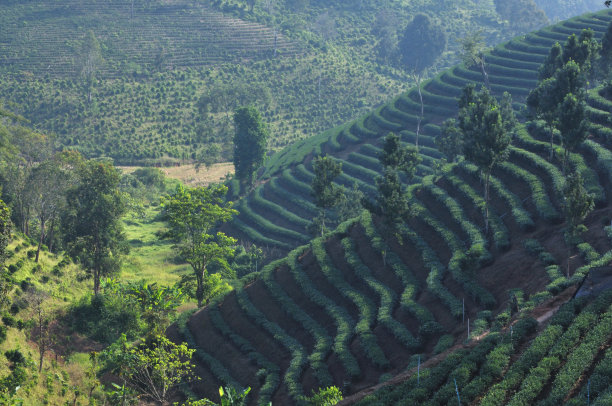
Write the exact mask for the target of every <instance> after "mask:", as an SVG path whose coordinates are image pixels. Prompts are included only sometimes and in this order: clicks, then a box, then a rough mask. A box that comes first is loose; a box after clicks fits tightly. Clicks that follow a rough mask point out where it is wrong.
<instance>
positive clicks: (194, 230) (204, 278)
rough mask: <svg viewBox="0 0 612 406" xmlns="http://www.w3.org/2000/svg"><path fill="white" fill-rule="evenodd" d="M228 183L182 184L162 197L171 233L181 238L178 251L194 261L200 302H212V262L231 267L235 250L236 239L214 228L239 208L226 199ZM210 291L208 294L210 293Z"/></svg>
mask: <svg viewBox="0 0 612 406" xmlns="http://www.w3.org/2000/svg"><path fill="white" fill-rule="evenodd" d="M226 194H227V187H226V186H224V185H211V186H208V187H197V188H188V187H185V186H182V185H179V186H178V187H177V188H176V191H175V192H174V194H172V195H170V196H168V197H166V198H164V199H163V200H162V206H163V209H164V214H165V216H166V219H167V221H168V224H169V225H170V232H169V234H170V236H172V237H173V238H174V239H175V240H176V241H177V245H176V248H177V251H178V252H179V254H180V255H181V257H182V258H183V259H184V260H185V261H186V262H187V263H188V264H189V265H191V268H192V270H193V273H194V276H195V279H196V299H197V300H198V306H200V307H201V306H202V305H203V304H204V303H205V302H206V303H208V300H209V299H210V296H211V295H210V293H211V292H212V291H214V290H213V289H209V283H208V282H209V278H210V275H209V273H208V266H209V265H210V264H211V263H212V262H216V263H218V264H219V265H221V269H228V268H229V265H228V263H227V259H228V258H229V257H231V256H232V255H233V253H234V250H235V248H234V246H235V244H236V240H235V239H234V238H231V237H228V236H226V235H225V234H224V233H222V232H217V233H216V234H213V232H212V230H213V229H214V228H215V227H216V226H217V225H218V224H220V223H223V222H226V221H228V220H230V219H231V218H232V216H233V215H235V214H238V212H237V211H236V210H234V209H232V202H228V201H226V200H225V196H226ZM207 293H208V294H207Z"/></svg>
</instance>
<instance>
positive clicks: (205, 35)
mask: <svg viewBox="0 0 612 406" xmlns="http://www.w3.org/2000/svg"><path fill="white" fill-rule="evenodd" d="M268 3H269V4H271V6H270V7H267V4H268ZM268 3H267V2H264V1H260V2H256V3H255V7H254V9H253V12H250V11H249V9H248V6H247V4H246V3H245V2H237V1H198V2H193V1H187V0H173V1H169V0H153V1H134V2H133V4H134V8H133V10H132V8H131V4H132V2H131V1H128V0H121V1H119V0H113V1H102V0H69V1H65V2H54V1H45V0H28V1H4V2H2V3H1V4H0V94H1V98H0V99H1V100H2V101H3V103H5V104H7V107H8V108H9V109H11V110H13V111H17V112H19V113H21V114H22V115H23V116H25V117H27V118H28V119H30V120H31V122H32V125H33V126H36V127H38V128H39V129H40V130H41V131H44V132H45V133H50V132H51V133H55V134H56V135H57V136H56V140H57V144H58V146H66V147H69V148H74V149H78V150H80V151H82V152H83V153H85V154H86V155H87V156H90V157H99V156H108V157H112V158H113V159H114V160H115V162H117V163H120V164H145V165H146V164H149V165H154V164H176V163H180V162H192V161H194V160H200V161H205V162H214V161H223V160H225V161H227V160H229V159H230V158H231V154H232V147H231V136H232V134H233V124H232V121H231V114H232V112H233V110H234V108H235V107H236V105H237V104H244V103H255V104H256V105H257V106H258V107H259V108H260V109H261V110H262V112H263V113H264V117H265V120H266V121H267V122H268V123H269V124H270V127H271V130H272V134H273V138H272V140H271V141H270V148H271V149H272V150H277V149H280V148H281V147H283V146H286V145H288V144H290V143H292V142H295V141H297V140H301V139H305V138H307V137H309V136H312V135H314V134H317V133H320V132H322V131H324V130H326V129H329V128H332V127H334V126H337V125H340V124H342V123H344V122H346V121H347V120H350V119H353V118H355V117H358V116H359V115H361V114H364V113H366V112H367V111H369V110H371V109H372V108H373V107H375V106H378V105H380V104H381V103H382V102H384V101H386V100H389V98H391V97H393V96H395V95H397V94H399V93H401V92H402V91H405V90H406V89H408V88H409V87H410V86H411V85H412V83H413V79H412V78H411V76H410V74H409V73H408V72H406V71H404V70H403V69H401V67H400V66H398V65H397V64H396V63H394V62H393V60H392V59H393V58H391V59H389V58H388V56H384V57H383V55H382V54H381V51H385V50H387V51H388V49H387V48H388V47H386V46H383V45H381V38H382V37H381V35H382V34H381V32H385V33H387V34H388V35H389V36H390V37H389V38H390V40H391V41H392V42H393V41H396V40H397V33H398V31H401V30H402V29H403V28H404V27H405V25H406V24H407V23H408V21H409V20H410V19H411V18H412V16H414V14H415V13H417V12H425V13H428V14H429V15H430V16H431V17H432V18H433V19H434V20H435V21H436V22H438V23H440V24H443V26H444V30H445V32H446V33H447V35H448V36H449V38H450V40H449V48H448V49H447V51H446V52H445V53H443V55H442V57H441V58H440V59H439V60H438V62H437V63H436V64H435V66H434V67H433V68H432V69H431V70H430V72H429V74H430V75H431V74H432V73H433V72H434V71H435V69H438V68H441V67H444V66H449V65H450V64H452V63H454V61H455V58H456V54H455V50H456V49H457V47H458V44H457V42H456V39H457V38H460V37H461V36H463V35H464V34H466V33H467V32H470V31H472V30H473V28H474V27H479V28H481V29H482V30H483V33H484V36H485V38H486V39H487V41H488V43H490V44H493V43H498V42H499V41H501V40H502V39H504V38H508V37H509V36H511V35H513V34H514V33H515V32H516V29H515V28H514V27H513V26H512V24H511V23H510V22H508V21H504V20H502V19H501V18H500V17H499V16H498V15H497V13H496V11H495V7H494V6H493V4H492V2H490V1H484V0H478V1H476V0H474V1H465V2H452V4H451V3H448V4H446V3H445V5H439V4H438V3H437V2H424V4H421V3H419V4H417V3H412V2H388V3H380V2H374V1H370V0H368V1H366V0H362V1H361V2H360V3H359V4H358V6H357V7H354V4H353V3H352V2H351V3H350V4H349V3H343V2H331V3H328V2H319V1H311V2H293V3H291V4H292V6H291V7H290V6H289V3H287V4H285V3H284V2H268ZM294 6H295V7H297V8H294ZM381 30H382V31H381ZM89 32H92V33H93V35H94V37H95V38H96V40H97V42H98V44H99V49H100V55H99V56H100V58H95V61H96V63H95V64H93V65H92V66H90V67H89V68H88V69H87V70H88V71H89V72H91V73H93V79H94V80H93V81H92V83H91V86H90V89H88V90H86V89H85V86H86V80H85V78H84V75H83V73H84V72H85V71H84V69H83V68H84V67H85V63H84V62H85V54H86V52H85V50H84V44H85V39H86V38H87V36H88V35H89ZM387 34H385V35H387ZM89 94H91V101H89V100H88V99H89ZM211 95H212V104H211V105H210V106H209V107H207V109H204V110H207V111H203V109H202V104H201V103H199V101H200V99H201V97H202V96H206V97H209V96H211Z"/></svg>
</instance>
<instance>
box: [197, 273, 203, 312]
mask: <svg viewBox="0 0 612 406" xmlns="http://www.w3.org/2000/svg"><path fill="white" fill-rule="evenodd" d="M196 282H197V287H196V299H197V300H198V307H202V303H203V302H204V272H197V273H196Z"/></svg>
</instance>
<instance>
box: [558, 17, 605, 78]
mask: <svg viewBox="0 0 612 406" xmlns="http://www.w3.org/2000/svg"><path fill="white" fill-rule="evenodd" d="M600 48H601V45H600V44H599V42H598V41H597V40H596V39H595V38H594V32H593V30H592V29H590V28H589V29H586V30H582V32H581V33H580V36H576V34H572V35H570V36H569V37H568V39H567V41H566V42H565V44H564V45H563V63H567V62H569V61H570V60H572V61H574V62H576V63H577V64H578V66H579V67H580V70H581V71H582V72H583V74H584V75H585V76H589V75H591V73H592V69H593V67H594V65H595V64H596V62H597V59H598V58H599V51H600Z"/></svg>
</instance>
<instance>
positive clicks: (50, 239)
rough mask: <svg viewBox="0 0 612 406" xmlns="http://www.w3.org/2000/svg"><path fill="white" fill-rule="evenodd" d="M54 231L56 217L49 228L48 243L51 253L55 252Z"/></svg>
mask: <svg viewBox="0 0 612 406" xmlns="http://www.w3.org/2000/svg"><path fill="white" fill-rule="evenodd" d="M54 229H55V217H54V218H53V219H52V220H51V226H49V236H48V243H47V245H48V246H49V251H50V252H53V237H54V234H55V233H54Z"/></svg>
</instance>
